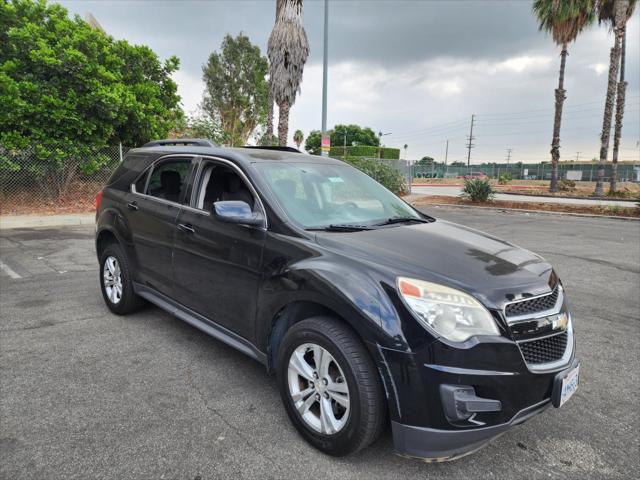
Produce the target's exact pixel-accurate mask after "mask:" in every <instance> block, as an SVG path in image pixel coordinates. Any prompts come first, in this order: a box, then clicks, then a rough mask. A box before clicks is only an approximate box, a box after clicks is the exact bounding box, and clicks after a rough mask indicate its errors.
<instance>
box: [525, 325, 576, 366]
mask: <svg viewBox="0 0 640 480" xmlns="http://www.w3.org/2000/svg"><path fill="white" fill-rule="evenodd" d="M567 340H568V334H567V332H563V333H559V334H557V335H553V336H552V337H545V338H541V339H540V340H531V341H528V342H520V343H519V346H520V350H522V355H523V356H524V359H525V360H526V362H527V363H528V364H532V365H536V364H540V363H549V362H555V361H557V360H560V359H561V358H562V356H563V355H564V352H565V350H566V349H567Z"/></svg>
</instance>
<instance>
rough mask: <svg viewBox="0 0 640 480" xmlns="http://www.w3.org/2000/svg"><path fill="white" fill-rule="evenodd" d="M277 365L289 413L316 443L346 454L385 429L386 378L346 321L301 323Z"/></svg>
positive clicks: (282, 347)
mask: <svg viewBox="0 0 640 480" xmlns="http://www.w3.org/2000/svg"><path fill="white" fill-rule="evenodd" d="M276 369H277V375H278V386H279V389H280V394H281V397H282V400H283V402H284V405H285V408H286V411H287V414H288V415H289V418H290V419H291V421H292V422H293V424H294V426H295V427H296V429H297V430H298V431H299V432H300V434H301V435H302V436H303V437H304V438H305V439H306V440H307V441H308V442H309V443H310V444H311V445H313V446H314V447H316V448H318V449H319V450H321V451H323V452H325V453H328V454H330V455H335V456H342V455H347V454H350V453H353V452H356V451H358V450H361V449H362V448H364V447H366V446H368V445H369V444H371V443H372V442H373V441H375V440H376V439H377V438H378V436H379V435H380V433H381V431H382V429H383V426H384V421H385V418H386V416H385V401H384V396H383V391H382V385H381V382H380V378H379V376H378V372H377V370H376V368H375V365H374V363H373V360H372V359H371V357H370V356H369V353H368V352H367V350H366V349H365V347H364V345H363V344H362V342H361V341H360V339H359V338H358V337H357V336H356V335H355V333H354V332H353V331H352V330H351V329H350V328H349V327H348V326H347V325H345V324H344V323H342V322H339V321H338V320H335V319H333V318H327V317H316V318H310V319H307V320H303V321H302V322H299V323H297V324H295V325H294V326H293V327H291V329H289V331H288V332H287V334H286V335H285V337H284V339H283V340H282V344H281V345H280V349H279V352H278V361H277V365H276Z"/></svg>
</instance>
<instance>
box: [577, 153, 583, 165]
mask: <svg viewBox="0 0 640 480" xmlns="http://www.w3.org/2000/svg"><path fill="white" fill-rule="evenodd" d="M581 153H582V152H576V163H578V160H580V154H581Z"/></svg>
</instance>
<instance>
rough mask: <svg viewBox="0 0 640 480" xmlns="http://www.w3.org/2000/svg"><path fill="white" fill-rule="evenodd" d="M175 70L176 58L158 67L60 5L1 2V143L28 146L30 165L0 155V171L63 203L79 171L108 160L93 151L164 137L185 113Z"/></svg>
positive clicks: (142, 51)
mask: <svg viewBox="0 0 640 480" xmlns="http://www.w3.org/2000/svg"><path fill="white" fill-rule="evenodd" d="M177 68H178V59H177V58H175V57H171V58H170V59H169V60H167V61H166V62H164V63H161V62H160V61H159V60H158V58H157V56H156V55H155V54H154V53H153V52H152V51H151V50H149V49H148V48H147V47H141V46H132V45H130V44H128V43H127V42H125V41H114V40H113V38H112V37H110V36H108V35H105V34H104V33H103V32H102V31H100V30H97V29H94V28H92V27H90V26H89V25H88V24H87V23H86V22H84V21H83V20H81V19H80V18H79V17H78V16H75V17H74V18H70V17H69V16H68V13H67V10H66V9H65V8H63V7H62V6H60V5H58V4H55V3H52V4H47V3H46V2H45V1H44V0H40V1H31V0H12V1H7V0H3V1H0V145H2V146H3V147H4V148H6V149H10V150H16V149H25V148H27V147H29V148H30V149H31V157H30V158H31V159H32V161H31V163H30V164H29V165H28V166H27V167H26V168H25V167H24V166H22V167H21V166H20V165H17V164H14V163H12V162H11V160H9V158H8V157H7V156H4V157H3V156H0V170H3V169H11V170H13V171H21V172H22V173H24V174H25V175H26V176H28V177H29V178H30V179H31V180H32V181H45V182H46V183H47V184H49V185H51V189H50V192H51V194H52V195H60V194H61V193H63V191H64V190H65V189H66V188H67V187H68V185H69V183H70V182H71V181H72V180H73V178H74V177H75V175H76V174H77V173H78V172H79V171H80V172H84V173H91V172H93V171H96V170H97V169H99V168H100V167H102V166H103V165H104V164H105V163H106V162H107V160H108V159H107V158H105V157H103V156H100V155H99V154H98V153H97V152H98V150H99V149H100V148H101V147H103V146H104V145H106V144H108V143H115V142H117V141H119V140H121V141H123V142H124V143H127V144H129V145H137V144H141V143H144V142H147V141H148V140H150V139H152V138H157V137H164V136H166V134H167V132H168V130H169V129H170V128H172V126H173V124H174V123H175V122H176V120H178V119H179V118H180V116H181V115H182V112H181V110H180V108H179V101H180V97H179V96H178V95H177V94H176V91H177V87H176V84H175V83H174V82H173V81H172V80H171V78H170V75H171V73H172V72H173V71H175V70H176V69H177Z"/></svg>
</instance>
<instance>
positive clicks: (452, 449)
mask: <svg viewBox="0 0 640 480" xmlns="http://www.w3.org/2000/svg"><path fill="white" fill-rule="evenodd" d="M291 150H292V149H286V148H285V149H281V150H279V149H277V148H275V149H255V148H217V147H215V146H213V145H211V144H209V142H207V141H203V140H189V141H156V142H151V143H150V144H147V145H145V146H144V147H142V148H138V149H135V150H132V151H130V152H129V153H128V154H127V156H126V158H125V159H124V162H123V163H122V164H121V165H120V166H119V168H118V169H117V170H116V171H115V173H114V174H113V176H112V177H111V179H110V180H109V183H108V185H107V186H106V187H105V188H104V189H103V190H102V192H101V193H100V194H99V195H98V198H97V199H96V203H97V212H96V222H97V228H96V249H97V254H98V258H99V261H100V283H101V287H102V293H103V295H104V299H105V302H106V304H107V306H108V307H109V309H111V311H113V312H114V313H117V314H127V313H130V312H133V311H134V310H135V309H137V308H138V307H140V306H141V305H142V304H143V303H144V301H145V300H146V301H148V302H151V303H153V304H155V305H157V306H159V307H160V308H162V309H164V310H167V311H168V312H170V313H172V314H173V315H175V316H176V317H178V318H180V319H181V320H184V321H185V322H188V323H190V324H191V325H193V326H195V327H196V328H199V329H201V330H203V331H204V332H206V333H208V334H209V335H212V336H213V337H215V338H217V339H219V340H221V341H223V342H225V343H227V344H229V345H231V346H233V347H235V348H237V349H238V350H240V351H242V352H244V353H246V354H247V355H249V356H251V357H253V358H254V359H256V360H258V361H259V362H262V363H263V364H264V365H265V366H266V369H267V371H268V372H275V374H276V376H277V382H278V386H279V389H280V393H281V395H282V400H283V403H284V406H285V408H286V410H287V413H288V415H289V417H290V418H291V421H292V422H293V424H294V425H295V427H296V428H297V429H298V431H299V432H300V433H301V435H302V436H303V437H304V438H305V439H306V440H307V441H308V442H309V443H311V444H312V445H313V446H315V447H317V448H319V449H320V450H322V451H324V452H326V453H329V454H332V455H344V454H348V453H351V452H355V451H357V450H359V449H361V448H363V447H365V446H367V445H369V444H370V443H371V442H373V441H374V440H375V439H376V438H377V437H378V436H379V434H380V432H381V431H382V430H383V429H384V428H385V426H386V425H387V424H388V419H390V421H391V426H392V431H393V440H394V444H395V449H396V451H397V452H398V453H399V454H401V455H406V456H411V457H419V458H426V459H437V460H444V459H452V458H456V457H459V456H461V455H464V454H467V453H470V452H473V451H475V450H477V449H478V448H480V447H481V446H483V445H484V444H486V443H487V442H488V441H489V440H490V439H492V438H494V437H496V436H497V435H499V434H501V433H503V432H504V431H505V430H507V429H509V428H510V427H511V426H513V425H516V424H519V423H522V422H524V421H525V420H527V419H528V418H530V417H531V416H533V415H535V414H538V413H540V412H541V411H543V410H545V409H546V408H547V407H549V406H550V405H554V406H555V407H559V406H561V405H562V404H563V403H564V402H565V401H566V400H567V399H568V398H569V397H570V396H571V395H572V393H573V392H574V391H575V390H576V388H577V386H578V370H579V364H578V362H577V360H576V359H575V355H574V353H575V343H574V335H573V327H572V320H571V314H570V312H569V310H568V307H567V303H566V300H565V295H564V290H563V287H562V283H561V282H560V280H559V279H558V277H557V276H556V274H555V273H554V271H553V269H552V267H551V265H549V264H548V263H547V262H546V261H544V260H543V259H542V258H541V257H539V256H538V255H535V254H533V253H531V252H529V251H527V250H524V249H522V248H519V247H517V246H514V245H513V244H511V243H508V242H506V241H503V240H500V239H497V238H494V237H491V236H489V235H486V234H483V233H481V232H478V231H476V230H472V229H470V228H466V227H463V226H460V225H455V224H452V223H449V222H446V221H443V220H438V219H435V218H432V217H430V216H427V215H424V214H422V213H420V212H418V211H417V210H415V209H414V208H413V207H411V206H410V205H408V204H407V203H405V202H404V201H403V200H401V199H400V198H398V197H397V196H395V195H394V194H392V193H391V192H389V191H388V190H386V189H385V188H384V187H382V186H381V185H380V184H378V183H376V182H375V181H374V180H372V179H371V178H370V177H368V176H367V175H365V174H364V173H362V172H360V171H359V170H357V169H355V168H353V167H351V166H349V165H348V164H345V163H343V162H340V161H337V160H333V159H328V158H322V157H316V156H310V155H304V154H301V153H299V152H297V151H291Z"/></svg>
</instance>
